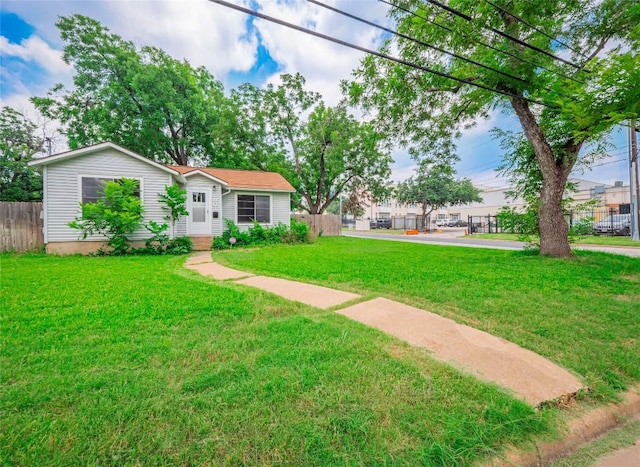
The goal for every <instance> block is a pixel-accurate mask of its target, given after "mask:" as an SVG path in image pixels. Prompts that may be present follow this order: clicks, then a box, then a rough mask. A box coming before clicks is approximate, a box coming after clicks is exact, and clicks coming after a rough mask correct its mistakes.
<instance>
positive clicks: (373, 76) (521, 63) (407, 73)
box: [343, 0, 640, 257]
mask: <svg viewBox="0 0 640 467" xmlns="http://www.w3.org/2000/svg"><path fill="white" fill-rule="evenodd" d="M395 4H396V5H397V6H398V7H396V8H392V9H391V10H390V15H391V16H392V17H393V19H394V20H395V21H396V27H397V29H398V30H399V31H400V32H402V33H404V34H406V35H408V36H411V37H412V38H417V39H419V40H421V41H422V42H423V43H422V44H420V43H416V42H413V41H411V40H408V39H406V38H397V37H394V38H391V39H389V40H388V41H387V42H386V43H385V45H384V46H383V47H382V50H383V51H384V52H387V53H389V52H390V51H391V50H397V51H398V55H399V57H400V58H402V59H404V60H407V61H409V62H412V63H414V64H417V65H420V66H423V67H428V68H430V69H432V70H435V71H438V72H441V73H447V74H450V75H452V76H454V77H456V78H457V79H459V80H460V81H452V80H451V79H449V78H447V77H444V76H438V75H436V74H434V73H427V72H424V71H421V70H418V69H414V68H410V67H407V66H404V65H398V64H396V63H393V62H390V61H387V60H384V59H380V58H378V57H373V56H368V57H366V58H365V59H364V60H363V61H362V63H361V66H360V67H359V69H358V70H357V71H356V72H355V76H356V81H355V82H353V83H345V84H344V86H343V88H344V90H345V92H348V93H349V95H350V97H351V99H352V100H353V101H354V102H359V103H361V104H362V105H363V106H364V107H365V108H366V109H370V110H372V111H375V112H376V115H377V117H378V119H377V123H378V127H379V128H380V129H385V130H386V131H387V132H388V134H390V135H393V137H394V138H395V139H396V140H397V141H398V142H399V143H400V144H404V145H409V146H412V148H413V150H414V151H416V152H417V153H424V154H429V153H430V154H439V155H441V156H446V155H452V154H454V153H455V151H456V148H455V144H454V142H455V139H456V138H457V137H459V135H460V133H461V131H462V130H463V129H465V128H468V127H469V126H472V125H474V124H475V122H476V121H477V120H478V119H480V118H483V117H488V116H489V115H490V113H491V112H496V111H502V112H505V113H508V114H512V115H515V116H516V117H517V118H518V120H519V121H520V124H521V126H522V132H523V135H524V137H525V138H526V143H527V145H528V146H529V147H530V152H531V154H532V155H533V156H534V158H533V159H532V160H528V161H527V162H528V163H532V164H533V165H534V166H535V167H536V169H537V170H539V176H540V184H539V191H538V192H537V193H536V197H538V198H539V210H538V217H539V233H540V253H541V254H548V255H553V256H558V257H563V256H569V255H570V254H571V250H570V247H569V241H568V238H567V236H568V225H567V223H566V222H565V220H564V218H563V215H562V197H563V192H564V189H565V185H566V183H567V180H568V177H569V174H570V173H571V171H572V169H573V167H574V166H575V164H576V163H577V162H578V160H579V155H580V154H581V153H580V151H581V149H582V148H583V147H584V146H585V145H591V144H595V143H597V142H600V141H602V140H603V139H605V138H606V137H607V136H608V134H609V132H610V130H611V128H612V127H613V126H614V125H616V124H618V123H619V122H621V121H623V120H625V119H628V118H637V116H638V114H639V109H640V67H639V66H638V50H639V48H640V26H639V25H640V5H638V3H637V2H627V1H623V0H604V1H602V2H592V1H590V0H571V1H560V0H547V1H544V2H531V1H528V0H510V1H506V0H494V1H492V2H489V1H481V2H478V1H475V0H451V1H449V2H447V3H446V5H445V6H446V7H447V8H449V9H448V10H447V9H443V8H441V6H439V5H442V4H439V3H437V2H424V1H423V0H398V1H397V2H395ZM541 31H542V32H541ZM518 41H519V42H518ZM424 43H428V44H432V45H435V46H439V47H441V48H442V49H446V50H448V51H451V52H454V53H456V54H457V55H458V57H453V56H446V55H443V54H442V53H440V52H437V51H435V50H434V49H430V48H428V47H426V46H425V45H424ZM528 45H531V47H529V46H528ZM461 56H463V57H466V58H470V59H472V60H475V62H476V64H474V63H470V62H468V61H465V60H462V59H460V58H459V57H461ZM477 63H481V64H483V65H485V66H486V67H489V68H490V69H488V68H483V67H480V66H478V65H477ZM474 85H480V86H484V87H485V88H480V87H476V86H474ZM486 88H493V89H496V90H498V91H500V92H501V93H502V94H500V93H498V92H494V91H492V90H488V89H486ZM517 137H518V135H516V138H517ZM516 145H517V142H516V143H514V144H513V146H516ZM525 174H526V171H525ZM533 176H535V174H534V175H533Z"/></svg>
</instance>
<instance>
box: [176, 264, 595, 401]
mask: <svg viewBox="0 0 640 467" xmlns="http://www.w3.org/2000/svg"><path fill="white" fill-rule="evenodd" d="M185 267H186V268H188V269H191V270H194V271H196V272H198V273H200V274H203V275H206V276H209V277H213V278H214V279H217V280H232V281H235V282H236V283H238V284H242V285H246V286H250V287H256V288H259V289H262V290H265V291H267V292H271V293H273V294H276V295H279V296H281V297H283V298H286V299H288V300H293V301H298V302H301V303H305V304H307V305H311V306H314V307H317V308H321V309H329V308H332V309H334V310H335V311H336V313H339V314H341V315H343V316H346V317H348V318H350V319H353V320H355V321H358V322H360V323H363V324H365V325H367V326H371V327H374V328H376V329H379V330H381V331H383V332H385V333H387V334H390V335H392V336H395V337H397V338H399V339H401V340H404V341H405V342H408V343H409V344H411V345H415V346H418V347H423V348H427V349H429V350H430V351H431V352H433V357H434V358H436V359H438V360H440V361H443V362H446V363H448V364H451V365H452V366H455V367H456V368H458V369H460V370H461V371H464V372H466V373H470V374H472V375H474V376H476V377H478V378H481V379H483V380H485V381H489V382H493V383H496V384H498V385H500V386H502V387H504V388H507V389H509V390H510V391H512V392H513V393H514V394H516V396H518V397H520V398H521V399H524V400H525V401H526V402H528V403H529V404H531V405H534V406H538V405H540V404H542V403H544V402H547V401H553V400H558V399H560V400H562V399H565V398H570V397H572V396H573V395H574V394H575V393H576V392H578V391H579V390H581V389H583V388H584V385H583V384H582V383H581V382H580V380H578V379H577V378H576V377H575V376H574V375H572V374H571V373H569V372H568V371H567V370H565V369H564V368H562V367H560V366H558V365H556V364H555V363H553V362H551V361H549V360H547V359H545V358H543V357H541V356H540V355H538V354H535V353H533V352H531V351H529V350H527V349H524V348H522V347H520V346H518V345H516V344H514V343H512V342H508V341H506V340H504V339H501V338H498V337H495V336H493V335H491V334H488V333H486V332H483V331H480V330H478V329H475V328H471V327H469V326H465V325H461V324H458V323H456V322H454V321H453V320H450V319H447V318H444V317H442V316H439V315H437V314H434V313H430V312H428V311H424V310H420V309H418V308H414V307H411V306H408V305H405V304H403V303H399V302H395V301H392V300H387V299H385V298H375V299H373V300H368V301H365V302H360V303H355V302H356V301H357V300H358V299H360V298H361V297H360V296H359V295H357V294H353V293H349V292H343V291H340V290H335V289H330V288H327V287H321V286H317V285H312V284H306V283H303V282H296V281H290V280H286V279H277V278H273V277H266V276H260V275H253V274H250V273H246V272H242V271H237V270H235V269H231V268H227V267H224V266H221V265H219V264H217V263H215V262H214V261H213V260H212V259H211V253H210V252H202V253H197V254H195V255H193V256H191V257H190V258H189V259H188V260H187V262H186V263H185ZM353 303H355V304H353ZM345 305H351V306H347V307H346V308H344V307H343V308H339V307H340V306H345Z"/></svg>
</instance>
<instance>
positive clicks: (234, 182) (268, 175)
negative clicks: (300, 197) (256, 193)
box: [167, 165, 295, 192]
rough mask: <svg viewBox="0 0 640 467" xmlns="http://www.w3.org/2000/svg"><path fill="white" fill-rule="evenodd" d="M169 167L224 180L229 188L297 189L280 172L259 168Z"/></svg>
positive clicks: (186, 173) (177, 170) (182, 171)
mask: <svg viewBox="0 0 640 467" xmlns="http://www.w3.org/2000/svg"><path fill="white" fill-rule="evenodd" d="M167 167H168V168H170V169H172V170H175V171H176V172H178V173H180V174H182V175H183V176H184V177H185V178H188V177H189V176H190V175H194V174H196V173H200V174H202V175H204V176H208V177H209V178H214V179H216V180H217V181H220V182H222V183H223V184H225V185H227V186H228V187H229V188H234V189H242V188H244V189H247V190H262V191H290V192H292V191H295V188H293V187H292V186H291V184H290V183H289V182H288V181H287V180H286V179H285V178H284V177H283V176H282V175H280V174H279V173H276V172H262V171H258V170H238V169H215V168H212V167H188V166H186V165H168V166H167Z"/></svg>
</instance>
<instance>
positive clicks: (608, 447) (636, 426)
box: [552, 420, 640, 467]
mask: <svg viewBox="0 0 640 467" xmlns="http://www.w3.org/2000/svg"><path fill="white" fill-rule="evenodd" d="M638 439H640V420H637V421H635V422H630V423H628V424H627V425H625V426H624V427H622V428H619V429H617V430H612V431H610V432H609V433H607V434H605V435H604V436H603V437H602V438H599V439H597V440H595V441H593V442H591V443H589V444H586V445H584V446H581V447H580V448H578V449H577V450H576V451H575V452H574V453H573V454H571V455H570V456H568V457H565V458H564V459H560V460H558V461H556V462H554V463H553V464H552V467H587V466H590V465H594V464H595V463H596V461H597V460H598V459H600V458H602V457H604V456H606V455H607V454H610V453H611V452H612V451H614V450H617V449H623V448H626V447H629V446H633V445H634V444H635V443H636V442H637V440H638Z"/></svg>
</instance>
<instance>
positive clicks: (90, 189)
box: [82, 177, 140, 204]
mask: <svg viewBox="0 0 640 467" xmlns="http://www.w3.org/2000/svg"><path fill="white" fill-rule="evenodd" d="M116 180H118V179H117V178H103V177H82V203H83V204H84V203H95V202H96V201H98V200H99V199H101V198H103V197H104V187H105V185H106V184H107V183H109V182H113V181H116ZM137 182H138V189H137V190H136V191H135V193H134V195H135V196H137V197H138V198H139V197H140V180H137Z"/></svg>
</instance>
